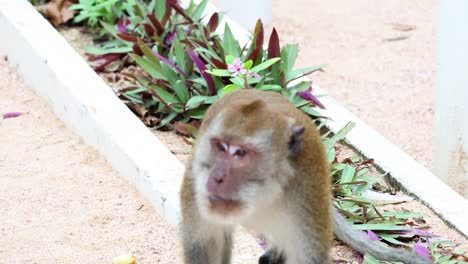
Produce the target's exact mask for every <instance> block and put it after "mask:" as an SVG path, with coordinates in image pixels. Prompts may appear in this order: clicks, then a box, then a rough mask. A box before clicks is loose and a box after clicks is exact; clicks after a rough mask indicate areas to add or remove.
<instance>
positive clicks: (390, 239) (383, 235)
mask: <svg viewBox="0 0 468 264" xmlns="http://www.w3.org/2000/svg"><path fill="white" fill-rule="evenodd" d="M377 235H379V236H380V237H381V238H382V239H383V240H385V241H388V242H390V243H392V244H394V245H400V246H408V244H406V243H403V242H401V241H399V240H396V239H395V238H394V237H393V236H392V235H389V234H387V233H382V232H378V233H377Z"/></svg>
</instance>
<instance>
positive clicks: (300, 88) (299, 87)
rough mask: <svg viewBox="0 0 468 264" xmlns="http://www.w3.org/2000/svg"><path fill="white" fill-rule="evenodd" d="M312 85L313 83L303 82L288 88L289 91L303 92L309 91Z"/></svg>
mask: <svg viewBox="0 0 468 264" xmlns="http://www.w3.org/2000/svg"><path fill="white" fill-rule="evenodd" d="M311 83H312V82H311V81H301V82H298V83H296V84H294V85H293V86H291V87H288V89H291V90H296V91H299V92H302V91H304V90H305V89H308V88H309V87H310V85H311Z"/></svg>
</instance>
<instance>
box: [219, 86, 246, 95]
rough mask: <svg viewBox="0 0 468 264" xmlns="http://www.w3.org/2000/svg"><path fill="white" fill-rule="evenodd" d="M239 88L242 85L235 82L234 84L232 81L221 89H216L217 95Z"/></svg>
mask: <svg viewBox="0 0 468 264" xmlns="http://www.w3.org/2000/svg"><path fill="white" fill-rule="evenodd" d="M241 88H242V86H240V85H237V84H235V83H233V84H228V85H226V86H225V87H224V88H223V89H221V90H219V91H218V95H220V96H223V95H225V94H227V93H229V92H232V91H235V90H239V89H241Z"/></svg>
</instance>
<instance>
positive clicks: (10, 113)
mask: <svg viewBox="0 0 468 264" xmlns="http://www.w3.org/2000/svg"><path fill="white" fill-rule="evenodd" d="M22 114H24V113H22V112H9V113H5V114H3V115H2V117H3V119H7V118H13V117H18V116H20V115H22Z"/></svg>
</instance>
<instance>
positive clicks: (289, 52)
mask: <svg viewBox="0 0 468 264" xmlns="http://www.w3.org/2000/svg"><path fill="white" fill-rule="evenodd" d="M297 52H298V46H297V45H292V44H288V45H286V46H284V47H283V48H282V49H281V61H282V64H281V66H282V67H281V68H282V69H283V72H284V73H285V75H286V76H288V75H289V73H290V72H291V71H292V69H293V67H294V64H295V63H296V58H297Z"/></svg>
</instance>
